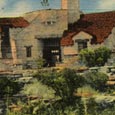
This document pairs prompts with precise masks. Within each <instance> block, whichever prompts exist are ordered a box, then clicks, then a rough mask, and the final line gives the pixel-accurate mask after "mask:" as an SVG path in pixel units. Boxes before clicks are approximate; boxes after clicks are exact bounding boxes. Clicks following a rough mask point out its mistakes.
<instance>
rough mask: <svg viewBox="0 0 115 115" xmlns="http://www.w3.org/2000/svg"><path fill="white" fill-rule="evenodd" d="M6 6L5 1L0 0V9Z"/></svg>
mask: <svg viewBox="0 0 115 115" xmlns="http://www.w3.org/2000/svg"><path fill="white" fill-rule="evenodd" d="M5 5H6V0H0V8H3V7H4V6H5Z"/></svg>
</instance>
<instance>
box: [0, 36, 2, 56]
mask: <svg viewBox="0 0 115 115" xmlns="http://www.w3.org/2000/svg"><path fill="white" fill-rule="evenodd" d="M1 43H2V39H1V36H0V58H2V49H1Z"/></svg>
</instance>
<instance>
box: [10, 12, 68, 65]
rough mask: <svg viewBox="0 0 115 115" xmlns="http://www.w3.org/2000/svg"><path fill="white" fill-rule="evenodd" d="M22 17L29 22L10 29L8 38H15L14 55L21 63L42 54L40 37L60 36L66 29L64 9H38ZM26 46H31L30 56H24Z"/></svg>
mask: <svg viewBox="0 0 115 115" xmlns="http://www.w3.org/2000/svg"><path fill="white" fill-rule="evenodd" d="M24 18H25V19H26V20H28V21H29V22H30V25H29V26H28V27H26V28H12V29H10V39H13V40H15V44H16V45H15V46H16V49H15V50H16V55H17V58H18V61H20V60H21V61H22V63H23V62H25V61H28V60H35V59H37V58H38V57H39V56H41V55H42V42H41V39H45V38H47V39H48V38H52V39H53V38H57V37H59V38H60V37H62V35H63V31H64V30H66V29H67V12H66V10H40V11H36V12H31V13H28V14H25V16H24ZM13 45H14V44H13ZM26 46H31V48H32V57H26Z"/></svg>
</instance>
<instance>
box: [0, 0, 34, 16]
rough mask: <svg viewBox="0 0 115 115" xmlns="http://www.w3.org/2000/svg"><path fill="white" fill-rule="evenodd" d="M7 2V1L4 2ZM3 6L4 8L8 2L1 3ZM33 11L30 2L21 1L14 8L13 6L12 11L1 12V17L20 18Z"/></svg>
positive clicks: (26, 0)
mask: <svg viewBox="0 0 115 115" xmlns="http://www.w3.org/2000/svg"><path fill="white" fill-rule="evenodd" d="M3 1H5V0H3ZM0 3H2V5H1V6H0V7H3V6H5V5H6V2H1V1H0ZM31 9H32V6H31V5H30V4H29V2H28V0H20V1H18V2H16V3H15V4H14V5H13V6H11V9H10V10H2V11H1V12H0V16H1V17H9V16H15V17H16V16H20V15H22V14H24V13H26V12H28V11H30V10H31Z"/></svg>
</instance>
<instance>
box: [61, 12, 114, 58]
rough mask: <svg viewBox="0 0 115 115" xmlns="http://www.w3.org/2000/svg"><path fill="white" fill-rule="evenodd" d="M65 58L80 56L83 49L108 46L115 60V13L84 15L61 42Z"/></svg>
mask: <svg viewBox="0 0 115 115" xmlns="http://www.w3.org/2000/svg"><path fill="white" fill-rule="evenodd" d="M61 46H62V49H63V50H62V52H63V57H64V58H65V57H68V56H73V55H78V54H79V51H80V50H81V49H83V48H88V49H95V48H98V47H100V46H106V47H108V48H109V49H111V51H112V58H115V11H110V12H101V13H91V14H82V15H81V17H80V19H79V20H78V21H77V22H76V23H75V24H74V25H73V27H72V28H70V29H68V30H67V31H66V35H65V36H63V37H62V40H61Z"/></svg>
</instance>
